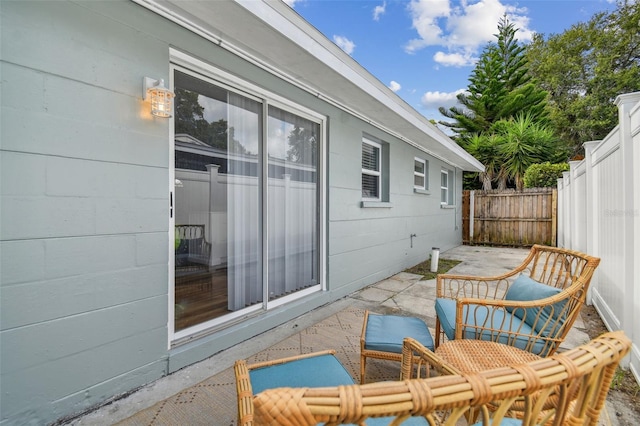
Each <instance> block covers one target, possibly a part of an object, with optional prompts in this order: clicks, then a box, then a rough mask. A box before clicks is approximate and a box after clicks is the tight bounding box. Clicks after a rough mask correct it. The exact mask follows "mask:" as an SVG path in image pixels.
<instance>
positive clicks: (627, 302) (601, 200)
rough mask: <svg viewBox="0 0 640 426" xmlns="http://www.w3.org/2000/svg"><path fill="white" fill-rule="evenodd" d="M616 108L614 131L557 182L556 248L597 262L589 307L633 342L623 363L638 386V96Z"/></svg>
mask: <svg viewBox="0 0 640 426" xmlns="http://www.w3.org/2000/svg"><path fill="white" fill-rule="evenodd" d="M615 103H616V105H617V107H618V117H619V124H618V126H616V127H615V128H614V129H613V130H612V131H611V133H609V134H608V135H607V137H606V138H604V139H603V140H602V141H594V142H587V143H585V144H584V146H585V159H584V160H582V161H572V162H570V170H569V171H568V172H565V173H563V177H562V178H561V179H558V246H559V247H565V248H569V249H574V250H579V251H582V252H585V253H588V254H591V255H594V256H598V257H600V258H601V261H600V266H598V268H597V269H596V274H595V275H594V278H593V280H592V282H591V288H590V292H589V296H588V303H592V304H593V305H594V306H595V307H596V309H597V310H598V312H599V314H600V316H601V317H602V319H603V320H604V322H605V324H606V326H607V328H608V329H610V330H624V332H625V333H626V334H627V336H629V337H630V338H631V339H632V341H633V348H632V351H631V355H630V356H629V357H628V359H627V360H626V363H627V364H628V365H629V366H630V368H631V371H632V372H633V374H634V376H635V378H636V380H637V381H638V382H639V383H640V92H635V93H628V94H624V95H620V96H618V98H616V100H615Z"/></svg>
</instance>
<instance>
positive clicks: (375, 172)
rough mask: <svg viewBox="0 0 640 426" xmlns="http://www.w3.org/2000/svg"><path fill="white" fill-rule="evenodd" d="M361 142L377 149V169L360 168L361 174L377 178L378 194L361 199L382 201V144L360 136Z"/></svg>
mask: <svg viewBox="0 0 640 426" xmlns="http://www.w3.org/2000/svg"><path fill="white" fill-rule="evenodd" d="M362 143H363V144H366V145H370V146H372V147H373V148H374V149H377V150H378V170H372V169H365V168H364V167H363V168H362V174H363V175H367V176H375V177H376V178H377V180H378V194H377V195H378V196H377V197H365V196H363V197H362V199H363V200H366V201H382V173H383V170H382V145H381V144H379V143H378V142H374V141H372V140H370V139H367V138H364V137H363V138H362ZM361 163H362V162H361Z"/></svg>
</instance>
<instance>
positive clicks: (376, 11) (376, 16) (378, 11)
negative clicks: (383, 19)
mask: <svg viewBox="0 0 640 426" xmlns="http://www.w3.org/2000/svg"><path fill="white" fill-rule="evenodd" d="M386 11H387V2H386V1H385V2H383V3H382V6H376V7H374V8H373V20H374V21H379V20H380V15H384V13H385V12H386Z"/></svg>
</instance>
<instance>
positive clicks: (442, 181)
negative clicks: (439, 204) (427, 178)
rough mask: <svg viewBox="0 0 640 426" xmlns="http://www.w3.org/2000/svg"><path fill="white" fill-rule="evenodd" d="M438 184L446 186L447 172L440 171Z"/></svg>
mask: <svg viewBox="0 0 640 426" xmlns="http://www.w3.org/2000/svg"><path fill="white" fill-rule="evenodd" d="M440 186H441V187H443V188H446V187H448V184H447V172H442V173H440Z"/></svg>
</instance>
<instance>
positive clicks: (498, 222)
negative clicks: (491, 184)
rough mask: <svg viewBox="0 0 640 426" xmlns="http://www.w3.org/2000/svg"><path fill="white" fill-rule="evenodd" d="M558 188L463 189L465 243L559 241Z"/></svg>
mask: <svg viewBox="0 0 640 426" xmlns="http://www.w3.org/2000/svg"><path fill="white" fill-rule="evenodd" d="M556 215H557V190H556V189H555V188H528V189H525V190H523V191H515V190H504V191H497V190H495V191H463V193H462V241H463V243H464V244H491V245H508V246H531V245H533V244H545V245H550V246H555V245H556Z"/></svg>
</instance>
